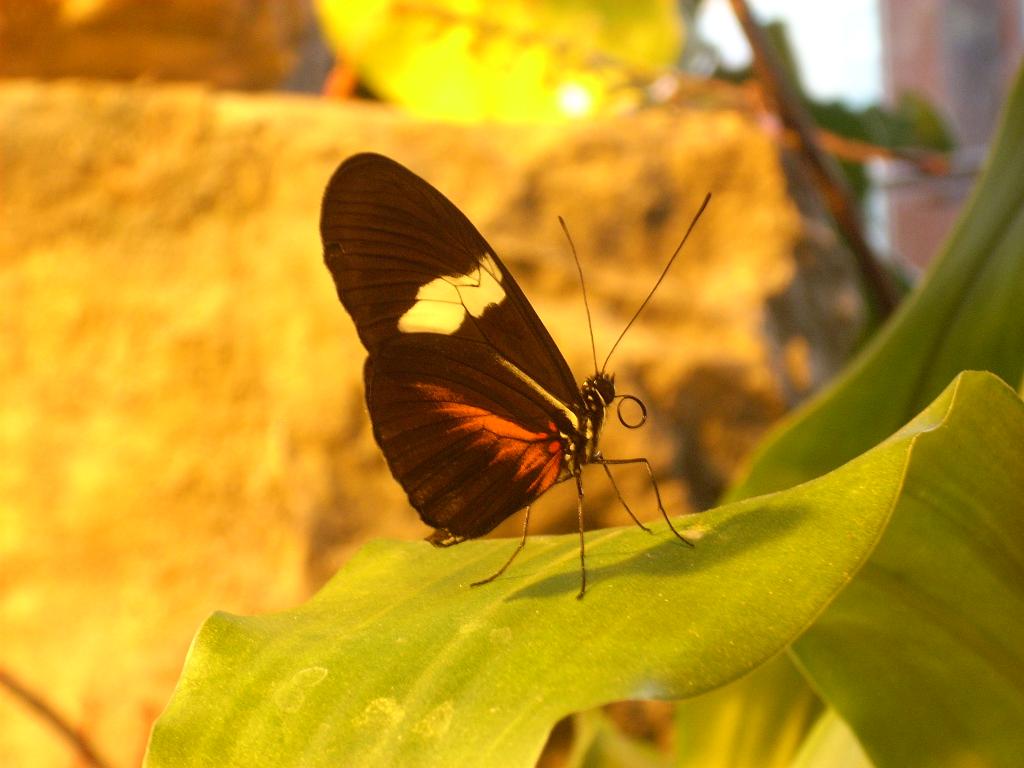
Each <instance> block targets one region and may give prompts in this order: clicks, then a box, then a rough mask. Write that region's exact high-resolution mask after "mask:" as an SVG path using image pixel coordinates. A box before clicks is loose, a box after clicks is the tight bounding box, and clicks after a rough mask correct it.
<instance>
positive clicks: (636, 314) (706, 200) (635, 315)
mask: <svg viewBox="0 0 1024 768" xmlns="http://www.w3.org/2000/svg"><path fill="white" fill-rule="evenodd" d="M710 201H711V193H710V192H708V193H707V194H706V195H705V196H704V202H703V203H701V204H700V209H699V210H698V211H697V213H696V215H694V217H693V221H691V222H690V226H689V227H688V228H687V230H686V234H685V235H683V239H682V241H680V243H679V245H678V247H677V248H676V250H675V253H673V254H672V257H671V258H670V259H669V260H668V264H666V265H665V268H664V269H663V270H661V276H660V277H659V278H658V281H657V282H656V283H655V284H654V287H653V288H651V292H650V293H648V294H647V298H646V299H644V300H643V303H642V304H641V305H640V307H639V309H637V311H636V312H634V313H633V317H631V318H630V319H629V322H628V323H626V327H625V328H623V329H622V333H620V334H619V338H617V339H616V340H615V343H614V344H612V348H611V349H610V350H608V357H606V358H605V359H604V365H602V366H601V371H602V372H603V371H604V369H605V368H607V367H608V361H609V360H611V359H612V353H613V352H615V348H616V347H618V346H619V342H620V341H622V337H623V336H625V335H626V331H628V330H629V328H630V326H631V325H633V323H634V322H636V319H637V318H638V317H640V313H641V312H643V311H644V307H646V306H647V303H648V302H649V301H650V300H651V297H652V296H654V292H655V291H656V290H658V286H659V285H661V281H662V280H664V279H665V275H667V274H668V271H669V269H671V267H672V262H674V261H675V260H676V256H678V255H679V252H680V251H682V250H683V246H684V245H686V240H687V238H688V237H689V236H690V233H691V232H693V228H694V227H695V226H697V221H698V219H700V216H701V214H702V213H704V209H705V208H707V207H708V203H709V202H710ZM562 226H563V227H564V226H565V225H564V224H563V225H562ZM577 263H579V262H577ZM585 298H586V294H584V299H585ZM588 312H589V310H588ZM591 336H593V334H591Z"/></svg>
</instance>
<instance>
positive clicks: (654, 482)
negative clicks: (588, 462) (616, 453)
mask: <svg viewBox="0 0 1024 768" xmlns="http://www.w3.org/2000/svg"><path fill="white" fill-rule="evenodd" d="M595 461H596V462H597V463H600V464H603V465H605V468H606V469H607V465H608V464H643V465H644V466H645V467H647V475H648V476H649V477H650V478H651V486H652V487H653V488H654V498H655V499H657V500H658V511H659V512H661V516H662V517H663V518H665V522H666V523H668V527H669V529H670V530H671V531H672V533H674V534H675V535H676V538H677V539H679V540H680V541H681V542H683V544H685V545H686V546H688V547H692V546H693V542H692V541H690V540H689V539H687V538H686V537H685V536H683V534H681V533H680V532H679V531H677V530H676V527H675V526H674V525H672V521H671V520H669V517H668V512H666V511H665V505H664V504H662V503H661V491H659V490H658V481H657V480H656V479H655V477H654V470H653V469H651V462H649V461H648V460H647V459H645V458H639V459H597V460H595Z"/></svg>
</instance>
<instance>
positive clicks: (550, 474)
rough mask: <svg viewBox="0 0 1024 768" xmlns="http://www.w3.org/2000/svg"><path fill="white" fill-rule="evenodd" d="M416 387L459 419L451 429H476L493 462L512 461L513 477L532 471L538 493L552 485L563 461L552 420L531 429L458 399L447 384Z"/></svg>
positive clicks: (532, 485)
mask: <svg viewBox="0 0 1024 768" xmlns="http://www.w3.org/2000/svg"><path fill="white" fill-rule="evenodd" d="M417 389H419V390H420V391H421V392H423V393H424V394H426V396H427V398H428V399H429V400H430V401H431V403H432V405H433V407H434V408H435V409H436V410H438V411H439V412H441V413H444V414H446V415H449V416H453V417H455V418H457V419H459V420H460V421H459V423H458V425H457V426H454V427H453V428H452V429H453V431H456V432H459V433H463V434H465V433H475V434H476V436H475V438H474V440H473V442H474V444H477V445H480V446H487V447H489V448H490V449H491V450H492V451H493V452H494V457H493V463H495V464H501V463H503V462H507V463H509V464H512V465H514V466H515V475H514V479H515V480H517V481H518V480H522V479H523V478H525V477H529V476H531V475H535V477H534V479H533V482H531V483H530V489H529V491H530V493H532V494H534V495H537V496H539V495H540V494H542V493H543V492H544V491H546V490H547V489H548V488H550V487H551V486H552V485H554V483H555V480H557V479H558V473H559V470H560V469H561V465H562V443H561V441H560V440H559V439H557V438H558V428H557V427H556V426H555V424H554V422H549V423H548V428H549V430H550V431H549V432H534V431H532V430H530V429H527V428H526V427H523V426H520V425H519V424H516V423H515V422H514V421H510V420H509V419H506V418H503V417H501V416H498V415H497V414H495V413H492V412H490V411H488V410H487V409H485V408H479V407H477V406H475V405H468V404H466V403H461V402H459V395H458V394H457V393H456V392H453V391H452V390H450V389H448V388H447V387H442V386H437V385H433V384H418V385H417ZM553 438H556V439H553ZM524 443H525V445H524Z"/></svg>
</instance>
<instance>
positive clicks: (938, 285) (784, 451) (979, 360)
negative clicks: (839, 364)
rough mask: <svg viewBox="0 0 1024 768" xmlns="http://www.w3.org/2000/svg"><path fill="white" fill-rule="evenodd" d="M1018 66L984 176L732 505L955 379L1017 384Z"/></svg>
mask: <svg viewBox="0 0 1024 768" xmlns="http://www.w3.org/2000/svg"><path fill="white" fill-rule="evenodd" d="M1021 136H1024V68H1022V69H1021V71H1020V73H1019V74H1018V77H1017V83H1016V86H1015V87H1014V89H1013V93H1012V94H1011V96H1010V99H1009V102H1008V103H1007V106H1006V107H1005V110H1004V113H1003V118H1002V127H1001V129H1000V131H999V137H998V139H997V141H996V143H995V145H994V149H993V150H992V152H991V153H990V155H989V158H988V161H987V167H986V170H985V172H984V174H983V176H982V178H981V180H980V181H979V183H978V186H977V187H976V188H975V190H974V194H973V196H972V198H971V201H970V203H969V204H968V205H966V206H965V209H964V212H963V214H962V216H961V218H960V221H959V223H958V225H957V227H956V229H955V231H954V233H953V235H952V237H951V238H950V240H949V241H948V242H947V244H946V247H945V250H944V251H943V253H942V254H941V255H940V256H939V257H938V259H936V261H935V262H934V264H933V265H932V268H931V269H930V270H929V273H928V275H927V276H926V278H925V279H924V280H923V281H922V283H921V284H920V285H919V286H918V288H917V290H916V291H915V292H914V294H913V295H912V296H911V297H910V298H909V299H908V300H907V301H906V302H905V303H904V304H903V305H902V306H901V307H900V310H899V312H898V313H897V315H896V316H895V317H894V318H893V320H892V322H890V323H889V324H888V325H887V326H886V327H885V329H883V331H882V332H881V333H879V334H878V336H877V337H875V339H874V340H873V341H872V343H871V344H870V345H869V346H868V347H866V348H865V350H864V352H863V353H862V354H861V355H860V356H858V358H857V359H856V360H855V361H854V362H853V364H852V365H851V366H850V367H849V368H848V370H847V372H846V373H845V374H844V375H843V376H842V377H841V378H840V379H838V380H837V381H836V382H835V384H834V385H833V386H831V387H830V388H829V389H827V390H825V391H823V392H822V393H821V394H820V395H819V396H818V397H816V398H815V399H814V400H812V401H811V402H810V403H808V405H807V406H806V407H804V408H802V409H801V410H799V411H798V412H797V413H795V414H794V415H793V416H792V417H791V418H790V419H788V420H787V421H786V422H785V423H783V424H782V425H780V427H779V428H778V429H777V430H776V431H775V432H774V433H773V436H772V437H771V438H770V439H769V440H767V441H766V442H765V443H764V445H763V446H762V448H761V449H760V450H759V452H758V454H757V455H756V456H755V457H754V459H753V461H752V466H751V469H750V470H749V473H748V474H747V476H746V477H745V478H744V479H743V480H742V481H741V482H739V483H738V484H737V485H736V486H734V488H733V489H732V490H731V491H730V493H729V495H728V499H730V500H731V499H740V498H746V497H749V496H755V495H758V494H762V493H767V492H769V491H775V490H779V489H780V488H788V487H789V486H792V485H795V484H797V483H800V482H803V481H804V480H807V479H809V478H812V477H818V476H819V475H822V474H824V473H825V472H828V471H829V470H831V469H833V468H835V467H837V466H839V465H840V464H842V463H843V462H844V461H848V460H849V459H851V458H852V457H854V456H856V455H857V454H859V453H861V452H862V451H864V450H866V449H867V448H868V447H869V446H872V445H874V444H875V443H877V442H878V441H879V440H882V439H883V438H884V437H885V436H886V435H888V434H889V433H891V432H892V431H893V430H895V429H897V428H898V427H899V426H900V424H902V423H903V422H905V421H906V420H907V419H909V418H910V417H911V416H912V415H913V414H914V413H917V412H918V411H919V410H920V409H921V408H923V407H924V406H925V404H926V403H928V402H929V401H930V400H931V399H932V398H934V397H935V396H936V395H937V394H938V393H939V391H940V390H941V389H942V388H943V387H945V386H946V385H947V384H948V383H949V382H950V381H952V380H953V378H954V377H955V376H956V375H957V374H959V373H960V372H961V371H964V370H975V369H977V370H988V371H992V372H993V373H995V374H997V375H998V376H999V377H1000V378H1002V379H1003V380H1005V381H1008V382H1018V381H1020V380H1021V376H1022V374H1024V322H1022V321H1021V316H1022V310H1021V307H1024V142H1022V141H1021V140H1020V137H1021Z"/></svg>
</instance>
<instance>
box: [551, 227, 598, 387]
mask: <svg viewBox="0 0 1024 768" xmlns="http://www.w3.org/2000/svg"><path fill="white" fill-rule="evenodd" d="M558 223H559V224H561V225H562V231H563V232H565V239H566V240H568V241H569V250H571V251H572V258H573V261H575V262H576V271H577V272H579V275H580V288H582V289H583V306H584V308H585V309H586V310H587V328H588V329H589V330H590V353H591V354H592V355H593V356H594V373H597V346H596V345H595V344H594V324H593V322H591V320H590V302H589V301H587V284H586V283H585V282H584V281H583V267H582V266H581V265H580V257H579V256H577V255H576V245H575V244H574V243H573V241H572V235H570V234H569V228H568V227H567V226H565V219H563V218H562V217H561V216H559V217H558ZM602 370H603V369H602Z"/></svg>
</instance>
